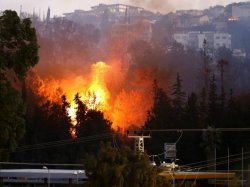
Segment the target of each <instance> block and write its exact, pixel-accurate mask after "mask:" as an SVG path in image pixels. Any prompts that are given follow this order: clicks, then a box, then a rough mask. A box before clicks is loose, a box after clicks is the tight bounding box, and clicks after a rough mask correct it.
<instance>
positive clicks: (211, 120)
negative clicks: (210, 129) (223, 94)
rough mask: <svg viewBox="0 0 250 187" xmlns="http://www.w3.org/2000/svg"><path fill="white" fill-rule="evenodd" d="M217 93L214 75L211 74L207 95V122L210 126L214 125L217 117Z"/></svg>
mask: <svg viewBox="0 0 250 187" xmlns="http://www.w3.org/2000/svg"><path fill="white" fill-rule="evenodd" d="M219 115H220V114H219V106H218V95H217V86H216V79H215V75H214V74H213V75H212V76H211V79H210V85H209V97H208V118H207V122H208V125H210V126H216V125H218V124H216V123H217V122H218V117H219Z"/></svg>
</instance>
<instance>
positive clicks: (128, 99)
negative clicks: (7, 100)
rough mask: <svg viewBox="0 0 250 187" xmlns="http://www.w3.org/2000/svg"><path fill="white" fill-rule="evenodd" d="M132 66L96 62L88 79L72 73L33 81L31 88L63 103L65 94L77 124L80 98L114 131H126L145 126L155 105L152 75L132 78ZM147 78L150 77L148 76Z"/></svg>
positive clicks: (70, 113) (69, 111)
mask: <svg viewBox="0 0 250 187" xmlns="http://www.w3.org/2000/svg"><path fill="white" fill-rule="evenodd" d="M127 70H128V67H127V66H126V64H125V65H124V64H123V63H121V62H119V61H115V62H114V63H109V64H107V63H105V62H96V63H95V64H93V65H92V66H91V70H90V71H89V73H86V74H85V75H84V76H83V75H80V74H77V75H73V74H69V75H67V76H66V77H65V78H61V79H52V80H50V79H48V80H43V79H41V78H40V77H39V76H37V77H36V80H37V81H34V80H31V84H33V85H31V87H33V89H35V90H34V91H35V92H36V93H38V94H39V95H40V96H43V97H45V98H46V99H49V100H52V101H54V102H55V101H56V102H59V101H60V96H61V95H62V94H65V95H66V98H67V100H68V101H69V102H70V108H69V110H68V114H69V115H70V117H71V119H72V123H73V124H76V119H75V118H76V107H77V106H76V104H75V102H74V97H75V95H76V93H78V94H79V96H80V99H81V100H82V101H83V102H84V103H85V104H86V106H87V108H88V109H95V110H100V111H102V112H103V113H104V116H105V117H106V118H108V119H109V120H110V121H111V122H112V128H113V129H126V128H128V127H129V126H130V125H133V126H137V127H141V126H142V125H143V124H144V122H145V119H146V116H147V111H148V110H149V109H150V107H151V106H152V96H151V92H150V89H151V83H152V81H149V79H150V80H151V76H150V75H147V73H146V71H144V70H143V72H144V73H143V72H140V71H138V72H135V74H136V75H133V78H132V79H131V78H130V77H129V78H128V76H127V74H128V72H127ZM145 75H147V77H146V76H145Z"/></svg>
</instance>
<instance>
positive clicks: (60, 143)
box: [0, 133, 113, 153]
mask: <svg viewBox="0 0 250 187" xmlns="http://www.w3.org/2000/svg"><path fill="white" fill-rule="evenodd" d="M112 135H113V133H105V134H97V135H93V136H87V137H81V138H76V139H67V140H59V141H52V142H45V143H40V144H34V145H26V146H22V147H17V148H16V150H14V151H10V150H7V149H4V150H0V152H6V153H14V152H23V151H30V150H37V149H46V148H51V147H57V146H64V145H68V144H73V143H82V142H87V141H96V140H100V139H106V138H110V137H112Z"/></svg>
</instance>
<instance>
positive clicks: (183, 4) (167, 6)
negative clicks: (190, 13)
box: [127, 0, 235, 14]
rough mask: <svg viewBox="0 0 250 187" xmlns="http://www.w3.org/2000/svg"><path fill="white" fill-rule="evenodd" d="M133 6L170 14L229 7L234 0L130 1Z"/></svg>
mask: <svg viewBox="0 0 250 187" xmlns="http://www.w3.org/2000/svg"><path fill="white" fill-rule="evenodd" d="M127 2H128V3H130V4H131V5H136V6H140V7H143V8H146V9H148V10H152V11H158V12H161V13H163V14H164V13H168V12H171V11H176V10H181V9H205V8H209V7H210V6H215V5H224V6H225V5H227V4H230V3H233V2H235V1H234V0H210V1H204V0H193V1H190V0H174V1H173V0H128V1H127Z"/></svg>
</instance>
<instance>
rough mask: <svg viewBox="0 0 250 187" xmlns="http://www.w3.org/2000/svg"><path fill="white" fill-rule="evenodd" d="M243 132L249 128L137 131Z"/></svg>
mask: <svg viewBox="0 0 250 187" xmlns="http://www.w3.org/2000/svg"><path fill="white" fill-rule="evenodd" d="M204 131H208V132H210V131H216V132H244V131H250V128H207V129H143V130H139V132H142V133H143V132H204Z"/></svg>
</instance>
